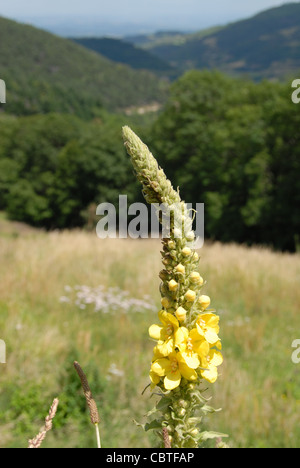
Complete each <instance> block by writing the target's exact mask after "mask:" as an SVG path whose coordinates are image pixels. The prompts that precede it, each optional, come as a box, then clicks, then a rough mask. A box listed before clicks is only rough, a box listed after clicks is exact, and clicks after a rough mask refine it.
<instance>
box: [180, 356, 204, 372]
mask: <svg viewBox="0 0 300 468" xmlns="http://www.w3.org/2000/svg"><path fill="white" fill-rule="evenodd" d="M181 356H182V358H183V360H184V362H185V364H186V365H187V366H188V367H190V368H191V369H197V368H198V367H199V366H200V360H199V357H198V356H197V354H196V353H186V352H183V353H181Z"/></svg>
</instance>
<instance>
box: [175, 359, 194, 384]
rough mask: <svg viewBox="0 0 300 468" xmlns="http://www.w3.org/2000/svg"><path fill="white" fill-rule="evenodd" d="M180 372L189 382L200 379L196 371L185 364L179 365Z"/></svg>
mask: <svg viewBox="0 0 300 468" xmlns="http://www.w3.org/2000/svg"><path fill="white" fill-rule="evenodd" d="M179 370H180V373H181V375H182V377H184V378H185V379H187V380H190V381H192V382H195V381H196V380H197V378H198V376H197V372H196V371H195V370H194V369H190V367H188V366H187V365H186V364H185V363H184V362H180V363H179Z"/></svg>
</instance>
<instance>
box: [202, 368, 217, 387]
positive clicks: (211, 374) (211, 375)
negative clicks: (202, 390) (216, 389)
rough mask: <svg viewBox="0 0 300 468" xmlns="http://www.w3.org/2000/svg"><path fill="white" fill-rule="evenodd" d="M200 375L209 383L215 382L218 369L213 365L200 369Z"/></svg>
mask: <svg viewBox="0 0 300 468" xmlns="http://www.w3.org/2000/svg"><path fill="white" fill-rule="evenodd" d="M201 375H202V377H203V378H204V379H205V380H207V381H208V382H210V383H215V381H216V380H217V378H218V369H217V368H216V367H214V366H212V367H210V368H209V369H205V370H202V371H201Z"/></svg>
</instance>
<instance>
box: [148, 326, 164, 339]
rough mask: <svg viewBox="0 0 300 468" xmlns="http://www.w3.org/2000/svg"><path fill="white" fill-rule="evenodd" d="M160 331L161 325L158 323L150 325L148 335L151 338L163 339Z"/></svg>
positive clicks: (161, 329) (161, 330)
mask: <svg viewBox="0 0 300 468" xmlns="http://www.w3.org/2000/svg"><path fill="white" fill-rule="evenodd" d="M162 332H163V327H160V326H159V325H151V327H150V328H149V336H150V338H153V340H161V339H163V337H162Z"/></svg>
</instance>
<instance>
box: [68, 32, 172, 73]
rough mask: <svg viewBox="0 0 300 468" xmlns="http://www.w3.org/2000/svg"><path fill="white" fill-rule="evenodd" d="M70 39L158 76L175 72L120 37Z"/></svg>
mask: <svg viewBox="0 0 300 468" xmlns="http://www.w3.org/2000/svg"><path fill="white" fill-rule="evenodd" d="M72 40H73V41H74V42H76V43H78V44H81V45H82V46H84V47H86V48H88V49H91V50H94V51H95V52H98V53H99V54H101V55H102V56H104V57H106V58H108V59H110V60H112V61H114V62H119V63H123V64H126V65H129V66H130V67H132V68H135V69H139V70H149V71H151V72H153V73H155V74H156V75H159V76H165V75H166V76H170V75H174V74H175V73H176V71H175V69H174V68H173V67H172V66H171V65H169V64H168V63H167V62H166V61H165V60H162V59H160V58H159V57H157V56H156V55H154V54H152V53H151V52H148V51H146V50H143V49H141V48H138V47H135V46H134V45H133V44H130V43H129V42H126V41H123V40H120V39H112V38H108V37H102V38H84V37H83V38H78V39H77V38H74V39H72Z"/></svg>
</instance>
